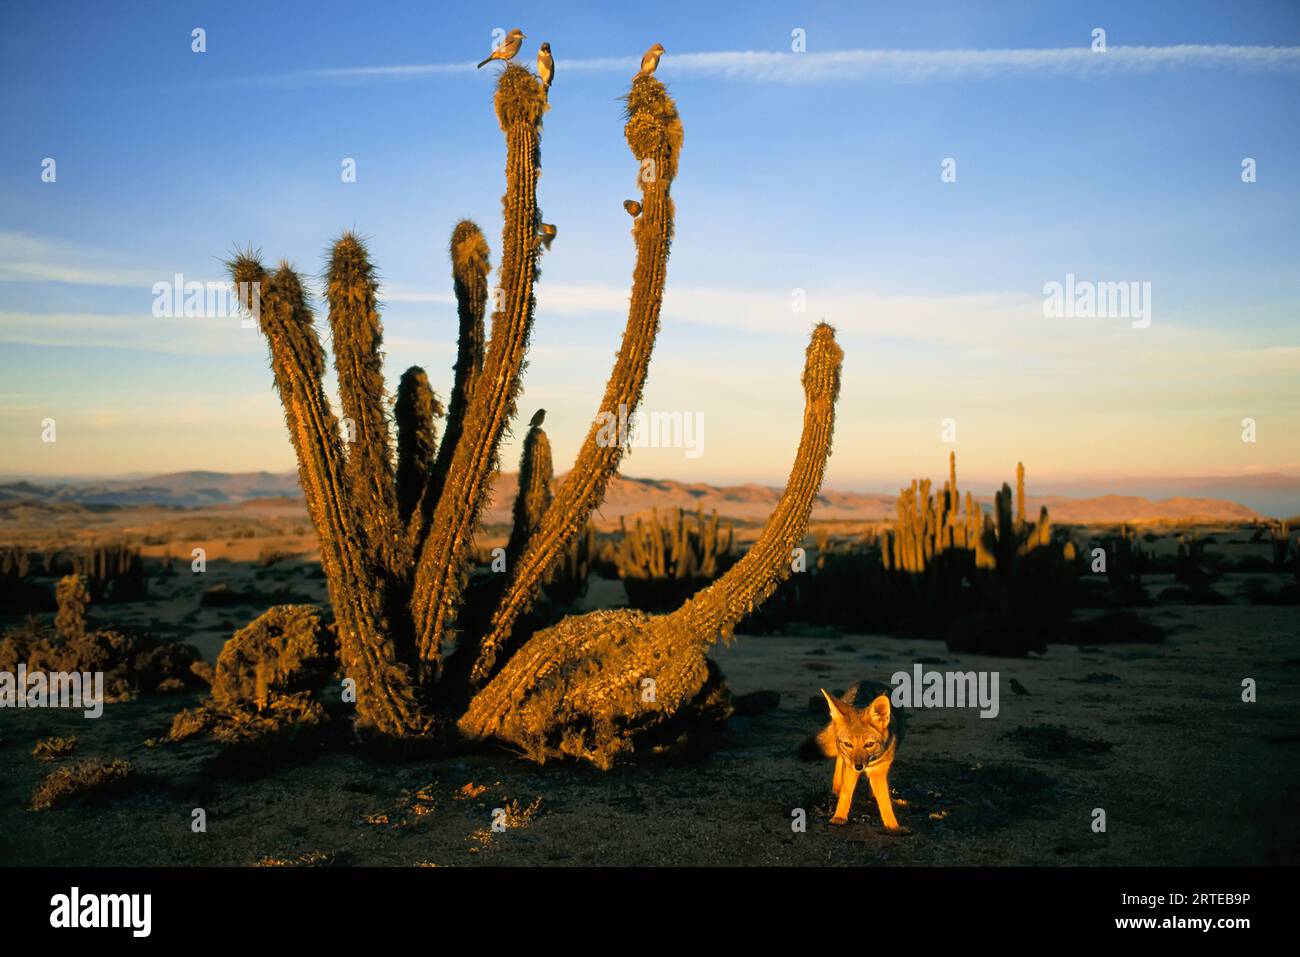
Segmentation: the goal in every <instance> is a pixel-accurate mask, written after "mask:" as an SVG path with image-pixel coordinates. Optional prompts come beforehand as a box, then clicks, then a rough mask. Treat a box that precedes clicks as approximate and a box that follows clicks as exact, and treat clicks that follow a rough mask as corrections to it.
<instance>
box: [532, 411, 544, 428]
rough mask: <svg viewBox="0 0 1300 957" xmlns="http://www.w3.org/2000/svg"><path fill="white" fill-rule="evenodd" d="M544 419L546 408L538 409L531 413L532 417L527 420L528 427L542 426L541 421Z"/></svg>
mask: <svg viewBox="0 0 1300 957" xmlns="http://www.w3.org/2000/svg"><path fill="white" fill-rule="evenodd" d="M545 420H546V410H545V409H538V410H537V411H536V412H534V413H533V417H532V418H531V419H530V420H529V421H528V427H529V428H530V429H539V428H541V427H542V423H543V422H544V421H545Z"/></svg>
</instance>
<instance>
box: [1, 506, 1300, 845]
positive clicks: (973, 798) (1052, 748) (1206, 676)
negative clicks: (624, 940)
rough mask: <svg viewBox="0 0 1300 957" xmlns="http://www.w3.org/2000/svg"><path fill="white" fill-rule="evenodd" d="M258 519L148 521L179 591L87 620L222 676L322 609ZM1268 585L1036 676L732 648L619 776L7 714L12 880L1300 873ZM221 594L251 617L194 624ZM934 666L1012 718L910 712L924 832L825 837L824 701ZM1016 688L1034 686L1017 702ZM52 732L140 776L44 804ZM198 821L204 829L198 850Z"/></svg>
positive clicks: (1000, 665)
mask: <svg viewBox="0 0 1300 957" xmlns="http://www.w3.org/2000/svg"><path fill="white" fill-rule="evenodd" d="M254 512H255V517H254V518H250V517H249V514H250V512H249V510H248V509H247V508H241V509H238V510H236V512H235V514H234V515H227V516H221V515H218V516H216V517H215V518H214V517H213V516H212V515H210V514H199V513H194V514H191V513H179V514H178V513H175V512H170V513H166V514H158V515H154V516H144V517H142V516H141V515H136V516H135V518H134V519H133V520H132V523H129V524H130V534H131V535H136V536H138V537H139V539H140V540H141V541H148V540H149V539H150V538H151V537H152V539H154V540H155V541H153V543H152V544H147V545H146V551H147V552H150V553H152V554H154V555H155V556H156V555H159V554H162V553H163V552H164V551H167V550H170V551H171V552H172V553H173V554H174V555H175V556H176V559H177V568H178V570H179V572H180V574H177V575H176V576H174V577H172V578H170V579H155V580H151V582H150V590H151V594H150V600H149V601H146V602H138V603H133V604H129V605H128V604H123V605H105V606H100V607H92V609H91V624H92V625H93V624H96V623H97V622H98V623H107V622H109V621H112V622H114V623H115V624H118V625H135V626H139V627H145V628H148V629H149V630H151V631H153V632H155V633H157V634H161V635H165V636H167V637H172V638H175V639H178V640H185V641H190V642H192V643H194V644H196V645H197V646H198V647H199V648H200V649H201V651H202V653H203V654H204V656H205V657H206V658H208V659H209V660H213V659H214V658H215V655H216V653H217V652H218V651H219V649H220V646H221V643H222V642H223V641H224V640H225V638H226V637H228V636H229V634H230V633H231V632H232V631H233V630H234V629H235V628H237V627H239V626H241V625H243V624H244V623H246V622H247V621H248V620H250V619H251V618H252V617H254V616H255V615H256V614H257V613H259V612H260V611H261V610H263V608H264V607H265V606H266V605H267V604H270V603H273V602H275V601H309V602H316V603H324V602H325V597H326V596H325V585H324V580H323V579H322V578H321V577H319V569H318V567H317V566H316V564H315V562H314V560H312V558H311V556H310V552H311V550H312V548H313V546H314V542H313V541H312V540H311V538H310V537H309V536H308V535H307V534H306V529H305V528H300V527H299V526H298V522H299V521H300V519H299V518H297V517H295V516H294V515H293V514H292V510H290V511H289V512H285V513H283V514H281V513H278V512H277V511H276V509H275V507H273V506H265V507H263V508H262V510H261V511H257V510H254ZM213 523H219V524H217V525H214V524H213ZM249 529H251V531H249ZM122 530H123V529H122V528H118V529H117V531H122ZM1218 532H1219V541H1222V542H1225V543H1227V542H1238V543H1242V544H1236V545H1225V547H1228V548H1235V549H1237V550H1238V551H1240V552H1245V551H1250V550H1259V548H1260V547H1261V546H1258V545H1253V546H1251V545H1245V544H1244V542H1245V539H1246V537H1247V536H1244V535H1242V534H1241V532H1240V531H1239V530H1237V531H1234V530H1232V529H1219V530H1218ZM74 534H75V536H77V537H79V536H80V535H82V534H92V533H91V532H86V531H85V529H84V528H83V529H80V530H77V531H76V532H75V533H74V531H73V530H69V532H68V535H69V536H73V535H74ZM158 539H164V540H165V541H158ZM200 540H201V541H203V542H205V543H206V544H207V545H208V546H210V548H211V551H210V559H211V560H210V562H209V565H208V570H207V572H206V573H205V574H203V575H192V574H190V573H189V571H188V567H187V564H186V561H185V557H184V555H183V553H182V552H181V550H180V546H179V545H178V544H177V543H178V542H182V541H184V542H187V543H191V542H195V541H200ZM1172 541H1173V540H1172V538H1171V537H1169V536H1166V537H1164V538H1162V539H1160V540H1159V541H1157V542H1156V543H1154V545H1153V547H1155V548H1156V549H1157V550H1160V549H1163V548H1167V547H1170V546H1171V543H1172ZM1262 547H1263V548H1266V546H1262ZM272 552H284V553H293V552H304V553H307V554H306V555H305V557H286V558H282V559H280V560H278V561H275V562H274V563H273V564H270V565H268V566H267V567H262V565H260V564H259V563H258V561H257V560H256V556H257V555H259V554H264V553H265V554H268V555H269V554H271V553H272ZM1252 577H1254V578H1259V577H1263V578H1265V579H1268V578H1269V577H1270V576H1268V575H1264V576H1244V575H1229V576H1227V577H1226V578H1225V579H1223V580H1222V581H1220V582H1219V583H1218V585H1217V586H1216V587H1217V588H1218V589H1219V590H1220V591H1221V592H1224V593H1225V594H1227V595H1228V596H1229V597H1231V598H1233V601H1234V603H1232V604H1227V605H1219V606H1213V607H1210V606H1187V605H1165V604H1156V605H1154V606H1152V607H1149V608H1144V609H1142V610H1140V611H1139V615H1140V616H1141V617H1142V618H1143V619H1144V620H1146V621H1150V622H1152V623H1154V624H1157V625H1159V626H1160V627H1161V628H1162V629H1164V631H1165V633H1166V636H1167V637H1166V639H1165V641H1164V642H1163V643H1160V644H1141V645H1133V644H1130V645H1124V644H1115V645H1105V646H1096V647H1079V646H1074V645H1053V646H1051V648H1050V650H1049V653H1048V654H1047V655H1045V656H1042V657H1033V658H1029V659H1005V658H991V657H982V656H975V655H958V654H953V653H950V652H949V651H948V650H947V648H946V647H945V645H944V644H943V642H942V641H938V640H921V639H900V638H893V637H885V636H877V635H845V634H838V633H835V632H833V631H828V630H819V629H794V630H798V631H799V632H800V633H799V634H792V633H787V634H783V635H776V636H746V635H742V636H740V638H739V639H738V641H737V642H736V643H735V644H734V645H732V646H730V647H726V648H718V649H716V653H715V658H716V660H717V662H718V663H719V664H720V666H721V667H722V670H723V671H724V673H725V674H726V676H727V678H728V681H729V684H730V686H731V689H732V692H733V694H734V695H735V696H736V697H737V708H738V713H737V714H736V715H735V716H734V717H733V718H732V719H731V720H730V721H729V722H727V724H726V726H725V727H724V728H723V729H721V730H720V731H718V732H716V733H714V734H711V735H701V736H697V737H696V738H694V739H692V740H691V741H689V742H687V743H686V744H685V745H683V746H682V747H679V748H675V749H671V750H668V751H666V752H665V753H639V754H637V755H635V756H634V757H633V758H632V759H630V760H627V761H625V762H624V763H622V764H621V765H620V766H618V767H617V768H616V769H615V770H613V771H611V772H608V773H602V772H600V771H597V770H594V769H592V768H589V767H585V766H583V767H576V766H571V765H547V766H545V767H537V766H535V765H532V764H530V763H528V762H526V761H523V760H521V759H520V758H518V757H517V756H515V755H513V754H511V753H509V752H507V751H504V750H500V749H492V748H489V749H486V750H482V751H479V752H476V753H471V754H465V755H461V756H457V757H451V758H443V759H431V758H427V757H425V758H411V759H409V760H398V761H394V760H380V759H378V758H376V757H373V756H369V755H367V754H366V753H365V752H363V751H362V750H360V749H358V748H357V747H355V746H353V745H352V743H351V742H350V741H349V739H348V735H349V732H347V731H346V729H344V728H342V727H339V726H337V723H336V726H334V727H332V728H330V729H327V731H326V732H325V733H323V734H322V735H321V736H320V737H319V738H313V739H311V740H309V741H308V742H305V743H304V744H302V745H299V746H297V747H296V748H294V749H283V748H281V749H275V750H271V751H268V752H265V753H257V754H252V755H249V754H244V755H240V756H237V757H232V756H231V755H230V754H229V753H222V752H221V751H220V750H219V749H218V748H217V747H216V746H214V745H212V744H209V743H203V742H195V741H189V742H183V743H179V744H161V745H155V744H154V742H153V741H151V740H150V739H157V738H160V737H162V736H163V735H165V733H166V731H167V728H168V726H169V724H170V721H171V717H172V715H174V714H175V713H176V712H177V711H178V710H180V708H182V707H184V706H188V705H190V704H192V703H194V701H195V700H197V695H195V694H190V693H179V694H173V695H169V696H151V697H142V698H138V699H135V700H132V701H127V702H123V703H120V704H111V705H109V706H108V707H107V708H106V711H105V715H104V717H103V718H101V719H99V720H85V719H83V718H82V717H81V716H80V715H79V714H78V713H71V712H59V711H51V710H31V711H27V710H24V711H7V712H5V713H3V715H0V769H2V770H0V862H3V863H9V864H99V865H104V864H138V865H148V864H222V865H249V864H257V863H288V864H316V865H322V864H326V865H327V864H383V865H415V864H434V865H440V866H459V865H478V864H612V865H621V864H628V865H636V864H794V865H816V864H864V863H877V862H888V863H895V864H959V865H960V864H971V865H981V864H1038V865H1055V864H1068V865H1106V864H1125V865H1146V864H1173V865H1181V864H1204V865H1219V864H1228V865H1237V864H1295V863H1298V862H1300V825H1298V824H1297V822H1296V818H1295V815H1294V809H1295V807H1296V806H1297V804H1298V803H1300V760H1297V759H1298V758H1300V641H1298V640H1297V637H1298V636H1300V609H1297V607H1296V606H1261V605H1252V604H1247V603H1246V602H1245V599H1244V597H1243V595H1242V593H1241V589H1242V588H1243V587H1244V586H1245V583H1246V581H1248V580H1249V579H1250V578H1252ZM1163 578H1164V579H1168V580H1162V576H1150V577H1149V578H1148V579H1147V580H1146V586H1147V588H1148V591H1149V592H1150V593H1151V594H1153V595H1155V594H1158V593H1159V592H1160V591H1161V590H1162V589H1163V588H1165V587H1167V586H1168V585H1170V584H1172V579H1171V577H1170V576H1163ZM1278 580H1279V581H1280V577H1279V579H1278ZM213 586H224V587H226V588H228V589H230V590H231V591H234V592H237V593H239V594H241V595H244V596H246V597H247V599H248V601H250V602H252V604H237V605H232V606H230V607H200V606H199V599H200V597H201V595H202V594H203V592H204V591H205V590H207V589H210V588H212V587H213ZM622 597H623V595H622V585H621V584H620V583H618V582H617V581H606V580H597V581H595V582H594V583H593V587H592V588H591V590H590V592H589V594H588V596H587V598H586V599H585V600H584V604H585V606H586V607H597V606H602V605H612V604H618V603H620V601H621V599H622ZM259 603H260V604H259ZM1079 614H1081V615H1088V614H1095V612H1087V611H1083V612H1079ZM9 621H12V619H10V620H9ZM6 623H8V622H6ZM917 662H920V663H922V664H923V666H924V667H925V668H926V669H932V670H941V671H947V670H953V671H957V670H960V671H967V670H977V671H981V670H988V671H997V672H998V673H999V674H1000V679H1001V681H1000V701H999V704H1000V713H999V715H998V717H996V718H994V719H981V718H980V717H979V716H978V714H977V712H976V711H975V710H973V709H972V710H955V709H946V710H928V711H927V710H920V711H915V710H914V711H913V712H912V713H911V715H910V720H909V728H908V735H907V738H906V741H905V743H904V745H903V749H902V752H901V754H900V756H899V758H898V760H897V761H896V763H895V766H894V773H893V775H892V779H891V783H892V785H893V789H894V795H895V797H896V799H898V801H899V805H900V806H899V808H898V816H899V819H900V822H901V823H902V824H904V826H906V827H907V828H909V829H910V831H911V833H910V834H909V835H907V836H893V835H890V834H887V833H886V832H885V831H884V830H883V829H882V827H881V825H880V821H879V816H878V814H877V812H876V809H875V807H874V805H873V804H872V802H871V801H870V799H869V797H868V795H867V793H866V791H865V789H863V790H862V791H860V792H859V797H858V800H857V801H856V802H855V805H854V808H853V815H852V818H851V820H850V824H849V826H847V827H844V828H833V827H830V826H829V824H828V818H829V816H830V811H831V796H830V791H829V784H830V770H831V768H830V763H829V762H826V763H824V764H823V763H812V764H809V763H804V762H802V761H801V760H800V759H799V758H798V757H797V754H796V752H797V749H798V746H799V744H800V742H801V740H802V739H803V738H804V737H805V736H806V735H808V734H809V733H811V732H813V731H815V730H816V729H817V728H819V727H820V726H821V725H822V724H823V723H824V721H825V709H824V705H822V704H821V703H820V700H819V697H818V688H819V687H825V688H828V689H831V690H840V689H843V688H844V687H845V686H847V685H849V684H850V683H852V682H854V681H856V680H858V679H872V680H876V681H888V680H889V677H890V675H891V674H892V673H894V672H895V671H898V670H910V669H911V668H912V667H913V665H914V664H915V663H917ZM1247 677H1250V678H1254V679H1255V680H1256V681H1257V682H1258V687H1259V695H1258V701H1257V702H1256V703H1251V704H1248V703H1244V702H1243V701H1242V700H1241V681H1242V679H1243V678H1247ZM1013 679H1014V681H1015V682H1016V683H1017V685H1018V687H1019V688H1020V689H1021V691H1022V692H1024V693H1017V692H1015V691H1013V690H1012V687H1011V683H1012V680H1013ZM50 735H60V736H68V735H75V736H76V737H77V739H78V745H77V749H76V752H75V755H74V757H75V758H78V759H80V758H87V757H100V758H104V759H112V758H121V759H125V760H127V761H130V762H131V764H132V766H133V771H134V773H133V775H132V777H131V779H130V780H129V781H128V783H127V785H126V786H125V787H124V788H123V789H122V790H121V791H119V792H117V793H114V794H112V795H108V796H105V797H103V798H102V799H97V800H93V801H89V802H86V803H81V804H77V803H73V804H69V805H67V806H59V807H55V808H53V809H50V810H46V811H40V812H37V811H32V810H29V800H30V796H31V794H32V791H33V789H34V788H35V787H36V786H37V784H38V782H39V781H40V780H41V779H42V777H44V776H45V775H46V774H48V773H49V771H50V769H51V767H52V765H50V764H48V763H43V762H40V761H38V760H36V759H35V758H34V757H33V756H32V754H31V751H32V748H33V746H34V744H35V742H36V741H37V740H38V739H41V738H45V737H47V736H50ZM151 745H154V746H151ZM198 807H201V808H203V809H204V810H205V811H206V814H207V818H208V828H207V832H206V833H194V832H193V831H192V830H191V815H192V812H193V809H194V808H198ZM496 808H506V809H507V812H508V820H509V821H510V823H511V825H512V826H510V827H508V828H507V829H506V830H505V831H504V832H493V831H492V830H491V827H490V825H491V822H492V814H493V810H494V809H496ZM1096 808H1102V809H1104V810H1105V812H1106V819H1107V827H1106V831H1105V833H1095V832H1094V831H1093V829H1092V826H1091V825H1092V821H1093V811H1094V809H1096ZM797 809H803V810H804V811H806V815H807V828H806V831H803V832H799V831H796V830H795V829H794V828H793V827H792V821H793V820H794V819H795V814H796V810H797Z"/></svg>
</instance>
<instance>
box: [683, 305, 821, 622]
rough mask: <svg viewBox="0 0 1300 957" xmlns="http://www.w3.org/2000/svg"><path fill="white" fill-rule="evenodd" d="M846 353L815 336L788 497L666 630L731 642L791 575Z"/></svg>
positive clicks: (815, 488) (817, 484)
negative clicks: (734, 633)
mask: <svg viewBox="0 0 1300 957" xmlns="http://www.w3.org/2000/svg"><path fill="white" fill-rule="evenodd" d="M843 357H844V353H843V350H841V349H840V347H839V344H838V343H837V342H836V341H835V331H834V330H833V329H832V328H831V327H830V326H829V325H827V324H826V323H821V324H819V325H818V326H817V328H816V329H815V330H814V331H813V335H812V341H811V342H810V343H809V344H808V352H807V359H806V362H805V365H804V373H803V386H804V396H805V406H804V417H803V434H802V436H801V438H800V440H799V450H798V453H797V454H796V455H795V460H794V465H793V466H791V469H790V478H789V480H788V481H787V483H786V488H785V492H784V493H783V494H782V496H781V501H780V502H778V503H777V506H776V510H775V511H774V512H773V513H772V517H771V519H769V520H768V523H767V527H766V528H765V529H764V530H763V534H762V535H761V536H759V539H758V541H757V542H755V543H754V545H753V546H752V547H751V548H750V549H749V551H748V552H746V553H745V555H744V557H742V558H741V559H740V561H738V562H737V563H736V564H735V565H733V566H732V567H731V568H730V569H729V570H728V571H727V573H726V574H724V575H723V576H722V577H721V578H719V579H718V580H717V581H715V582H714V583H713V584H711V585H710V586H709V587H707V588H705V589H704V590H703V591H701V592H699V593H697V594H696V595H695V597H693V598H691V599H690V600H689V601H687V602H686V604H685V605H683V606H682V607H681V609H679V610H678V611H676V612H673V613H672V614H671V615H668V616H667V619H668V620H667V621H666V622H665V623H664V626H663V627H665V628H670V629H672V630H674V631H677V632H679V633H681V634H682V635H684V636H695V637H696V638H697V639H698V640H700V641H704V642H709V643H712V642H714V641H717V640H718V639H719V638H722V639H727V638H730V636H731V634H732V630H733V629H734V628H735V625H736V622H738V621H740V619H741V618H743V617H744V616H745V615H747V614H749V613H750V612H752V611H753V610H754V609H755V608H756V607H757V606H758V605H759V604H761V603H762V602H763V600H764V599H765V598H767V596H768V595H770V594H771V593H772V591H773V590H774V589H775V588H776V586H777V585H778V584H780V582H782V581H784V580H785V579H786V578H788V577H789V576H790V573H791V567H790V562H791V555H792V552H793V550H794V549H795V548H796V547H797V546H798V545H799V543H800V542H802V541H803V537H804V535H805V534H806V532H807V530H808V517H809V515H811V514H812V508H813V504H814V502H815V501H816V498H817V493H818V490H819V489H820V488H821V484H822V477H823V476H824V475H825V473H826V460H827V458H829V456H830V454H831V435H832V433H833V432H834V428H835V401H836V399H837V398H838V396H839V391H840V364H841V362H842V360H843Z"/></svg>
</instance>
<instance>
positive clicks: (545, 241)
mask: <svg viewBox="0 0 1300 957" xmlns="http://www.w3.org/2000/svg"><path fill="white" fill-rule="evenodd" d="M555 233H556V229H555V227H554V226H552V225H551V224H550V223H542V245H543V246H545V247H546V249H547V251H548V252H549V251H550V249H551V243H553V242H554V241H555Z"/></svg>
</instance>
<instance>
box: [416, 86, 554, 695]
mask: <svg viewBox="0 0 1300 957" xmlns="http://www.w3.org/2000/svg"><path fill="white" fill-rule="evenodd" d="M495 102H496V110H497V117H498V119H499V120H500V123H501V128H502V130H503V131H504V133H505V137H506V146H507V159H506V193H505V197H504V199H503V205H504V207H505V226H504V228H503V230H502V258H501V288H502V290H503V292H504V295H503V301H502V307H501V309H499V310H498V311H497V312H496V313H495V314H494V315H493V318H492V335H491V339H490V341H489V342H488V348H487V355H486V356H485V358H484V362H483V372H482V375H481V378H480V380H479V382H478V385H477V387H476V388H475V389H474V390H473V394H472V395H471V396H470V398H469V407H468V409H467V410H466V414H465V425H464V431H463V432H462V433H461V436H460V439H459V441H457V443H456V448H455V451H454V452H453V453H452V460H451V465H450V468H449V469H448V472H447V481H446V484H445V486H444V488H443V494H441V495H440V496H439V497H438V502H437V505H436V506H435V508H434V513H433V518H432V524H431V526H430V530H429V534H428V536H427V538H426V539H425V541H424V544H423V545H422V546H421V548H420V555H419V561H418V563H417V566H416V571H415V587H414V592H413V595H412V599H411V612H412V615H413V618H414V621H415V635H416V642H417V650H418V652H419V656H420V660H421V662H423V663H424V665H425V666H426V669H427V670H429V671H432V672H436V671H437V670H439V669H440V668H441V665H442V656H443V651H442V646H443V643H444V642H445V641H446V640H447V639H448V638H449V637H450V632H451V628H452V626H453V624H454V615H455V610H456V608H457V607H458V606H459V604H460V598H461V595H462V592H463V590H464V585H465V581H466V576H467V570H466V564H467V562H468V559H469V553H470V550H471V548H472V547H473V535H474V530H475V527H476V525H477V524H478V519H479V513H480V511H481V510H482V507H483V503H484V501H485V500H486V498H487V495H488V492H489V489H490V486H491V478H492V475H493V473H494V472H495V471H496V468H497V455H498V452H499V449H500V443H501V436H502V433H504V432H505V429H506V425H507V424H508V423H509V421H510V419H511V418H512V417H513V416H514V412H515V401H516V398H517V396H518V393H519V382H520V376H521V374H522V372H523V366H524V356H525V353H526V352H527V349H528V337H529V334H530V332H531V328H532V320H533V309H534V306H535V300H534V295H533V284H534V282H535V280H536V275H537V242H536V234H537V223H538V222H539V214H538V210H537V179H538V176H539V162H538V156H539V147H538V144H539V136H540V125H541V116H542V113H543V111H544V110H545V107H546V100H545V97H544V96H543V90H542V86H541V84H540V82H538V80H537V78H536V77H535V76H533V74H532V73H531V72H529V71H528V70H526V69H524V68H523V67H519V66H515V65H513V64H509V65H507V67H506V69H505V70H504V71H503V72H502V74H501V79H500V80H499V82H498V85H497V93H496V101H495Z"/></svg>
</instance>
